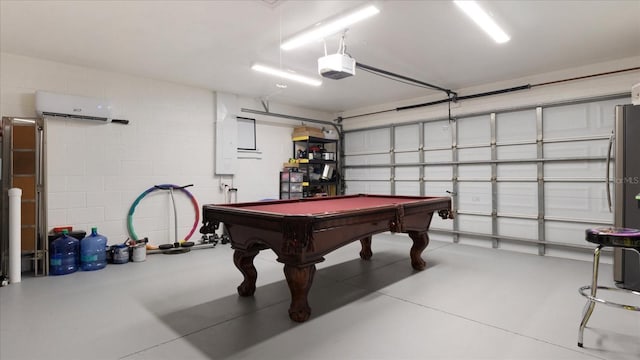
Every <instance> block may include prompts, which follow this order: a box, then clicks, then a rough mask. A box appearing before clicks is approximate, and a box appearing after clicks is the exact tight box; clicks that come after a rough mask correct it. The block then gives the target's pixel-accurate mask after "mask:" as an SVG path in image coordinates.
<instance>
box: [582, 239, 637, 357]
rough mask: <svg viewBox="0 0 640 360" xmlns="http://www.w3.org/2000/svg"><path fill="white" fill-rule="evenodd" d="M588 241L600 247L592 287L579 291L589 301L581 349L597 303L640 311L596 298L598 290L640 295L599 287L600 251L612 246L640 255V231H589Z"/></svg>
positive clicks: (597, 250)
mask: <svg viewBox="0 0 640 360" xmlns="http://www.w3.org/2000/svg"><path fill="white" fill-rule="evenodd" d="M586 240H587V241H588V242H591V243H594V244H598V247H597V248H596V249H595V250H594V252H593V276H592V279H591V285H587V286H583V287H581V288H580V289H579V290H578V291H579V292H580V295H582V296H584V297H586V298H587V299H588V300H587V304H586V305H585V308H584V312H583V316H582V322H580V330H579V331H578V346H579V347H582V336H583V333H584V328H585V327H586V326H587V321H589V317H591V313H593V308H594V307H595V306H596V303H600V304H605V305H609V306H613V307H616V308H619V309H625V310H631V311H640V307H639V306H633V305H625V304H618V303H615V302H612V301H608V300H604V299H601V298H598V297H596V291H597V290H598V289H601V290H612V291H623V292H626V293H630V294H633V295H640V292H638V291H633V290H628V289H619V288H612V287H606V286H598V265H599V262H600V250H602V248H603V247H606V246H610V247H619V248H625V249H631V250H634V251H636V252H638V253H640V230H636V229H626V228H613V227H603V228H595V229H587V231H586ZM587 290H591V291H590V293H587V292H586V291H587Z"/></svg>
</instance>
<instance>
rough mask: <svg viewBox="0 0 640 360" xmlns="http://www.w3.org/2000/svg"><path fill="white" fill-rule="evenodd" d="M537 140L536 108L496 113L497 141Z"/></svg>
mask: <svg viewBox="0 0 640 360" xmlns="http://www.w3.org/2000/svg"><path fill="white" fill-rule="evenodd" d="M527 140H533V141H535V140H536V110H535V109H531V110H524V111H514V112H508V113H500V114H497V115H496V142H497V143H498V144H499V143H501V142H515V141H527Z"/></svg>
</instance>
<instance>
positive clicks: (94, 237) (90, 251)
mask: <svg viewBox="0 0 640 360" xmlns="http://www.w3.org/2000/svg"><path fill="white" fill-rule="evenodd" d="M105 266H107V238H106V237H104V236H102V235H100V234H98V228H95V227H93V228H91V234H90V235H88V236H87V237H85V238H84V239H82V240H81V241H80V267H81V268H82V270H83V271H91V270H100V269H102V268H104V267H105Z"/></svg>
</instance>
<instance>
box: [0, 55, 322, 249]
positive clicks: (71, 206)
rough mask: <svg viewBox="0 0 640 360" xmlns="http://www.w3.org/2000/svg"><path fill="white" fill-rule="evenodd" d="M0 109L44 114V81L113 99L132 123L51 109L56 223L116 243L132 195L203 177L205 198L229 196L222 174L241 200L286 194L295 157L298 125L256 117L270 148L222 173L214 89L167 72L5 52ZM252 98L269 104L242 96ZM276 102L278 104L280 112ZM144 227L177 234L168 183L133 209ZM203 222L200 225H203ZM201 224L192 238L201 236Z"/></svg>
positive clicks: (168, 238)
mask: <svg viewBox="0 0 640 360" xmlns="http://www.w3.org/2000/svg"><path fill="white" fill-rule="evenodd" d="M0 60H1V61H0V74H1V75H2V76H0V86H1V87H0V89H1V97H0V114H1V115H2V116H17V117H19V116H23V117H35V116H36V115H37V114H36V112H35V97H34V93H35V91H36V90H46V91H52V92H58V93H65V94H73V95H83V96H93V97H101V98H108V99H110V100H111V101H112V105H113V108H114V110H113V117H114V118H116V119H127V120H130V124H129V125H121V124H117V123H111V124H104V123H94V122H90V121H79V120H65V119H59V118H50V119H47V120H46V122H45V128H46V139H45V142H46V152H47V154H46V179H47V180H46V187H47V194H48V197H47V210H48V211H47V217H48V227H49V228H52V227H54V226H60V225H72V226H74V228H76V229H81V230H86V231H89V230H90V228H91V227H93V226H97V227H98V230H99V232H100V233H102V234H104V235H105V236H107V237H108V239H109V243H110V244H115V243H119V242H123V241H125V239H127V237H128V233H127V229H126V219H127V213H128V211H129V208H130V206H131V204H132V203H133V201H134V200H135V199H136V198H137V197H138V195H140V194H141V193H142V192H143V191H145V190H146V189H148V188H150V187H151V186H153V185H154V184H164V183H172V184H178V185H184V184H194V187H192V188H189V191H190V192H191V193H193V195H194V197H195V198H196V199H197V201H198V203H199V205H200V208H201V206H202V204H207V203H223V202H225V197H224V192H223V191H222V190H221V189H220V182H221V181H224V182H225V183H232V184H233V186H234V187H237V188H238V189H239V191H238V201H254V200H260V199H265V198H277V197H278V194H279V193H278V191H279V183H278V171H279V168H280V167H281V166H282V163H283V162H285V161H286V160H287V159H288V158H289V157H290V156H291V151H292V150H291V131H292V127H293V126H295V125H296V124H294V123H291V122H283V121H276V120H273V119H267V118H264V117H260V116H248V117H252V118H256V122H257V125H256V127H257V129H256V136H257V144H258V147H259V150H260V152H261V154H260V155H259V156H255V157H249V158H243V159H239V160H238V161H240V162H242V164H241V165H240V166H238V172H237V174H236V175H235V176H234V177H233V178H230V177H226V178H224V179H221V178H220V177H218V176H216V175H215V174H214V149H215V147H214V139H215V137H214V121H215V119H214V117H215V101H214V93H213V91H211V90H208V89H202V88H196V87H191V86H186V85H181V84H176V83H171V82H166V81H161V80H155V79H148V78H142V77H136V76H131V75H127V74H120V73H116V72H109V71H101V70H95V69H90V68H85V67H80V66H74V65H68V64H62V63H57V62H52V61H46V60H41V59H35V58H31V57H24V56H19V55H14V54H7V53H2V54H1V58H0ZM241 101H242V106H243V107H250V108H253V109H261V107H260V106H258V104H259V101H257V100H253V99H246V98H241ZM272 109H273V110H275V109H277V110H278V111H280V112H282V111H289V113H294V114H295V115H298V116H308V117H313V118H322V119H328V118H329V117H330V116H329V115H328V114H323V113H318V112H314V111H307V110H305V109H298V108H289V107H285V106H278V105H277V104H274V106H272ZM273 110H272V111H273ZM175 199H176V205H177V207H178V211H177V212H178V227H179V229H178V237H179V239H178V240H181V239H182V238H183V237H184V236H185V235H186V234H187V233H188V232H189V230H190V229H191V228H192V226H193V224H194V220H195V211H194V207H193V205H192V203H191V202H190V200H189V199H188V198H187V197H186V196H184V195H183V194H181V193H176V194H175ZM133 219H134V228H135V232H136V233H137V235H138V236H140V237H144V236H146V237H149V239H150V241H151V242H152V243H154V244H162V243H167V242H172V241H173V238H174V235H173V232H174V231H173V210H172V206H171V203H170V198H169V195H168V193H167V192H162V191H155V192H153V193H151V194H149V195H148V196H147V197H145V198H144V200H142V201H141V202H140V203H139V205H138V206H137V208H136V209H135V214H134V217H133ZM199 226H200V225H199V224H198V226H197V228H199ZM198 238H199V233H198V232H197V229H196V232H195V234H194V237H193V238H192V240H197V239H198Z"/></svg>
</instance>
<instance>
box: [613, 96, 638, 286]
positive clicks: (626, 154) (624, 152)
mask: <svg viewBox="0 0 640 360" xmlns="http://www.w3.org/2000/svg"><path fill="white" fill-rule="evenodd" d="M614 144H615V167H614V169H615V170H614V171H615V179H614V180H615V181H614V186H613V187H614V196H615V197H614V199H615V208H614V209H615V210H614V225H615V226H618V227H627V228H634V229H640V201H639V200H636V197H637V196H638V195H640V105H619V106H616V119H615V129H614ZM613 269H614V273H613V278H614V281H615V282H616V284H617V285H618V286H619V287H623V288H627V289H632V290H638V291H640V254H638V252H636V251H633V250H627V249H615V250H614V258H613Z"/></svg>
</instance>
